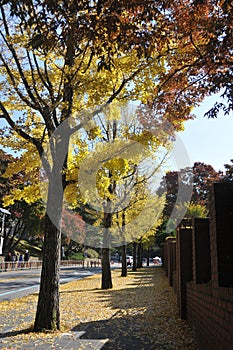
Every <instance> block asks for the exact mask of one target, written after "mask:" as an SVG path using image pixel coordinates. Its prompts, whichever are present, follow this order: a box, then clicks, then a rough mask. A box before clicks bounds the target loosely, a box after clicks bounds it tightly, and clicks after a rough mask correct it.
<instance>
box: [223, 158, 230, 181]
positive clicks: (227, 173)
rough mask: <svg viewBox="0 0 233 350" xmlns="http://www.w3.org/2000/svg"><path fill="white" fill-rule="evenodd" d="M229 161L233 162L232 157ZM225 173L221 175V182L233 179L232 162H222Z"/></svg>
mask: <svg viewBox="0 0 233 350" xmlns="http://www.w3.org/2000/svg"><path fill="white" fill-rule="evenodd" d="M231 163H233V159H231ZM224 167H225V174H223V175H222V178H221V181H222V182H231V181H233V164H224Z"/></svg>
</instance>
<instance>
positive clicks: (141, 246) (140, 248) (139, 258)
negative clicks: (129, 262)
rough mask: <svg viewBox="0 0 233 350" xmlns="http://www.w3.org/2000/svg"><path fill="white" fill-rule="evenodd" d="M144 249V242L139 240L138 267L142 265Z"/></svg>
mask: <svg viewBox="0 0 233 350" xmlns="http://www.w3.org/2000/svg"><path fill="white" fill-rule="evenodd" d="M142 249H143V245H142V242H139V243H138V259H137V267H138V268H141V267H142Z"/></svg>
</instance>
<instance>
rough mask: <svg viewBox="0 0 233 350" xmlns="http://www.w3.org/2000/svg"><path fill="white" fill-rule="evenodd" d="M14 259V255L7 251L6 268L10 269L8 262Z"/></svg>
mask: <svg viewBox="0 0 233 350" xmlns="http://www.w3.org/2000/svg"><path fill="white" fill-rule="evenodd" d="M11 261H12V256H11V253H10V252H9V253H7V255H6V256H5V268H6V270H7V269H8V263H10V262H11Z"/></svg>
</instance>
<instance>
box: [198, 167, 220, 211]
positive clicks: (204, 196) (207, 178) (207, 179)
mask: <svg viewBox="0 0 233 350" xmlns="http://www.w3.org/2000/svg"><path fill="white" fill-rule="evenodd" d="M192 170H193V195H192V199H191V200H192V201H193V202H194V203H196V204H203V205H205V206H206V207H208V202H209V191H210V188H211V186H212V184H213V183H214V182H219V181H220V178H221V172H217V171H215V170H214V168H213V167H212V166H211V165H208V164H205V163H202V162H195V163H194V165H193V169H192Z"/></svg>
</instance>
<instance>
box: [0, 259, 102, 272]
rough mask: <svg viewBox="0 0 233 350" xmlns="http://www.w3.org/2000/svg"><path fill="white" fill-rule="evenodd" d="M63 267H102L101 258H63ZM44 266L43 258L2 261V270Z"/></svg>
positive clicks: (0, 264)
mask: <svg viewBox="0 0 233 350" xmlns="http://www.w3.org/2000/svg"><path fill="white" fill-rule="evenodd" d="M60 266H61V267H75V266H76V267H81V268H99V267H101V262H100V260H95V259H94V260H91V259H86V260H61V263H60ZM41 267H42V261H41V260H31V261H27V262H22V261H0V272H4V271H14V270H25V269H40V268H41Z"/></svg>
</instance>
